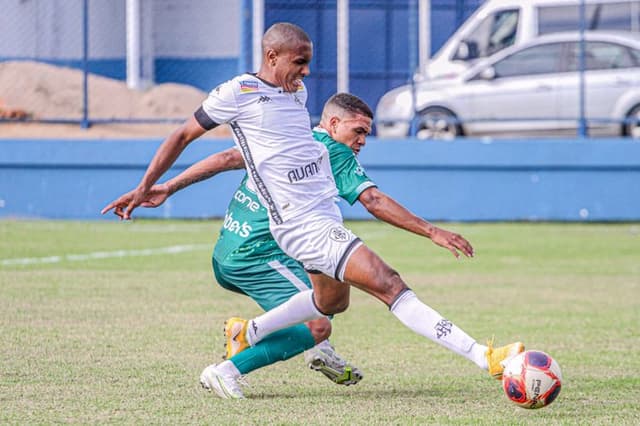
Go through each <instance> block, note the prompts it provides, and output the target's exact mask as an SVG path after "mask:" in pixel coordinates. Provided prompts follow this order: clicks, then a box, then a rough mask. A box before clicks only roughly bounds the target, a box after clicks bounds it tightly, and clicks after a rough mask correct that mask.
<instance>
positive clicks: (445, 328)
mask: <svg viewBox="0 0 640 426" xmlns="http://www.w3.org/2000/svg"><path fill="white" fill-rule="evenodd" d="M434 328H435V330H436V337H437V338H438V339H442V338H443V337H447V336H448V335H449V334H451V329H453V323H452V322H451V321H449V320H446V319H444V318H442V319H441V320H440V322H439V323H437V324H436V326H435V327H434Z"/></svg>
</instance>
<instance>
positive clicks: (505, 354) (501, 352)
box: [486, 339, 524, 380]
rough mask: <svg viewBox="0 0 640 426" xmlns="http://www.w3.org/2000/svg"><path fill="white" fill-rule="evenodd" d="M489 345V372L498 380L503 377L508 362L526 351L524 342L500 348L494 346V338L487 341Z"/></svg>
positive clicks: (487, 354)
mask: <svg viewBox="0 0 640 426" xmlns="http://www.w3.org/2000/svg"><path fill="white" fill-rule="evenodd" d="M487 346H488V348H487V352H486V357H487V363H488V365H489V374H490V375H491V377H493V378H494V379H497V380H500V379H502V372H503V371H504V367H505V366H506V364H507V362H508V361H509V360H510V359H511V358H513V357H514V356H516V355H518V354H519V353H520V352H523V351H524V343H522V342H515V343H510V344H508V345H505V346H500V347H499V348H494V347H493V339H492V340H490V341H489V342H487Z"/></svg>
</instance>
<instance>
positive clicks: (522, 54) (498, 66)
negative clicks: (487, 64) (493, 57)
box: [493, 43, 562, 78]
mask: <svg viewBox="0 0 640 426" xmlns="http://www.w3.org/2000/svg"><path fill="white" fill-rule="evenodd" d="M561 52H562V43H548V44H542V45H538V46H532V47H529V48H527V49H523V50H521V51H519V52H516V53H514V54H512V55H509V56H507V57H506V58H504V59H502V60H501V61H498V62H496V63H495V64H494V66H493V68H494V69H495V72H496V78H502V77H515V76H523V75H532V74H546V73H555V72H560V58H561Z"/></svg>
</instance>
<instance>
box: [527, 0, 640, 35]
mask: <svg viewBox="0 0 640 426" xmlns="http://www.w3.org/2000/svg"><path fill="white" fill-rule="evenodd" d="M576 3H577V2H576ZM639 5H640V1H638V2H636V3H631V2H624V3H623V2H619V3H601V4H590V5H586V7H585V15H586V22H585V24H586V25H585V29H586V30H618V31H638V30H640V29H639V28H638V20H639V19H640V8H639V7H638V6H639ZM579 29H580V7H579V5H571V6H544V7H539V8H538V34H549V33H553V32H558V31H574V30H575V31H577V30H579Z"/></svg>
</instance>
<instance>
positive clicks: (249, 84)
mask: <svg viewBox="0 0 640 426" xmlns="http://www.w3.org/2000/svg"><path fill="white" fill-rule="evenodd" d="M257 91H258V82H257V81H251V80H244V81H241V82H240V93H253V92H257Z"/></svg>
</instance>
